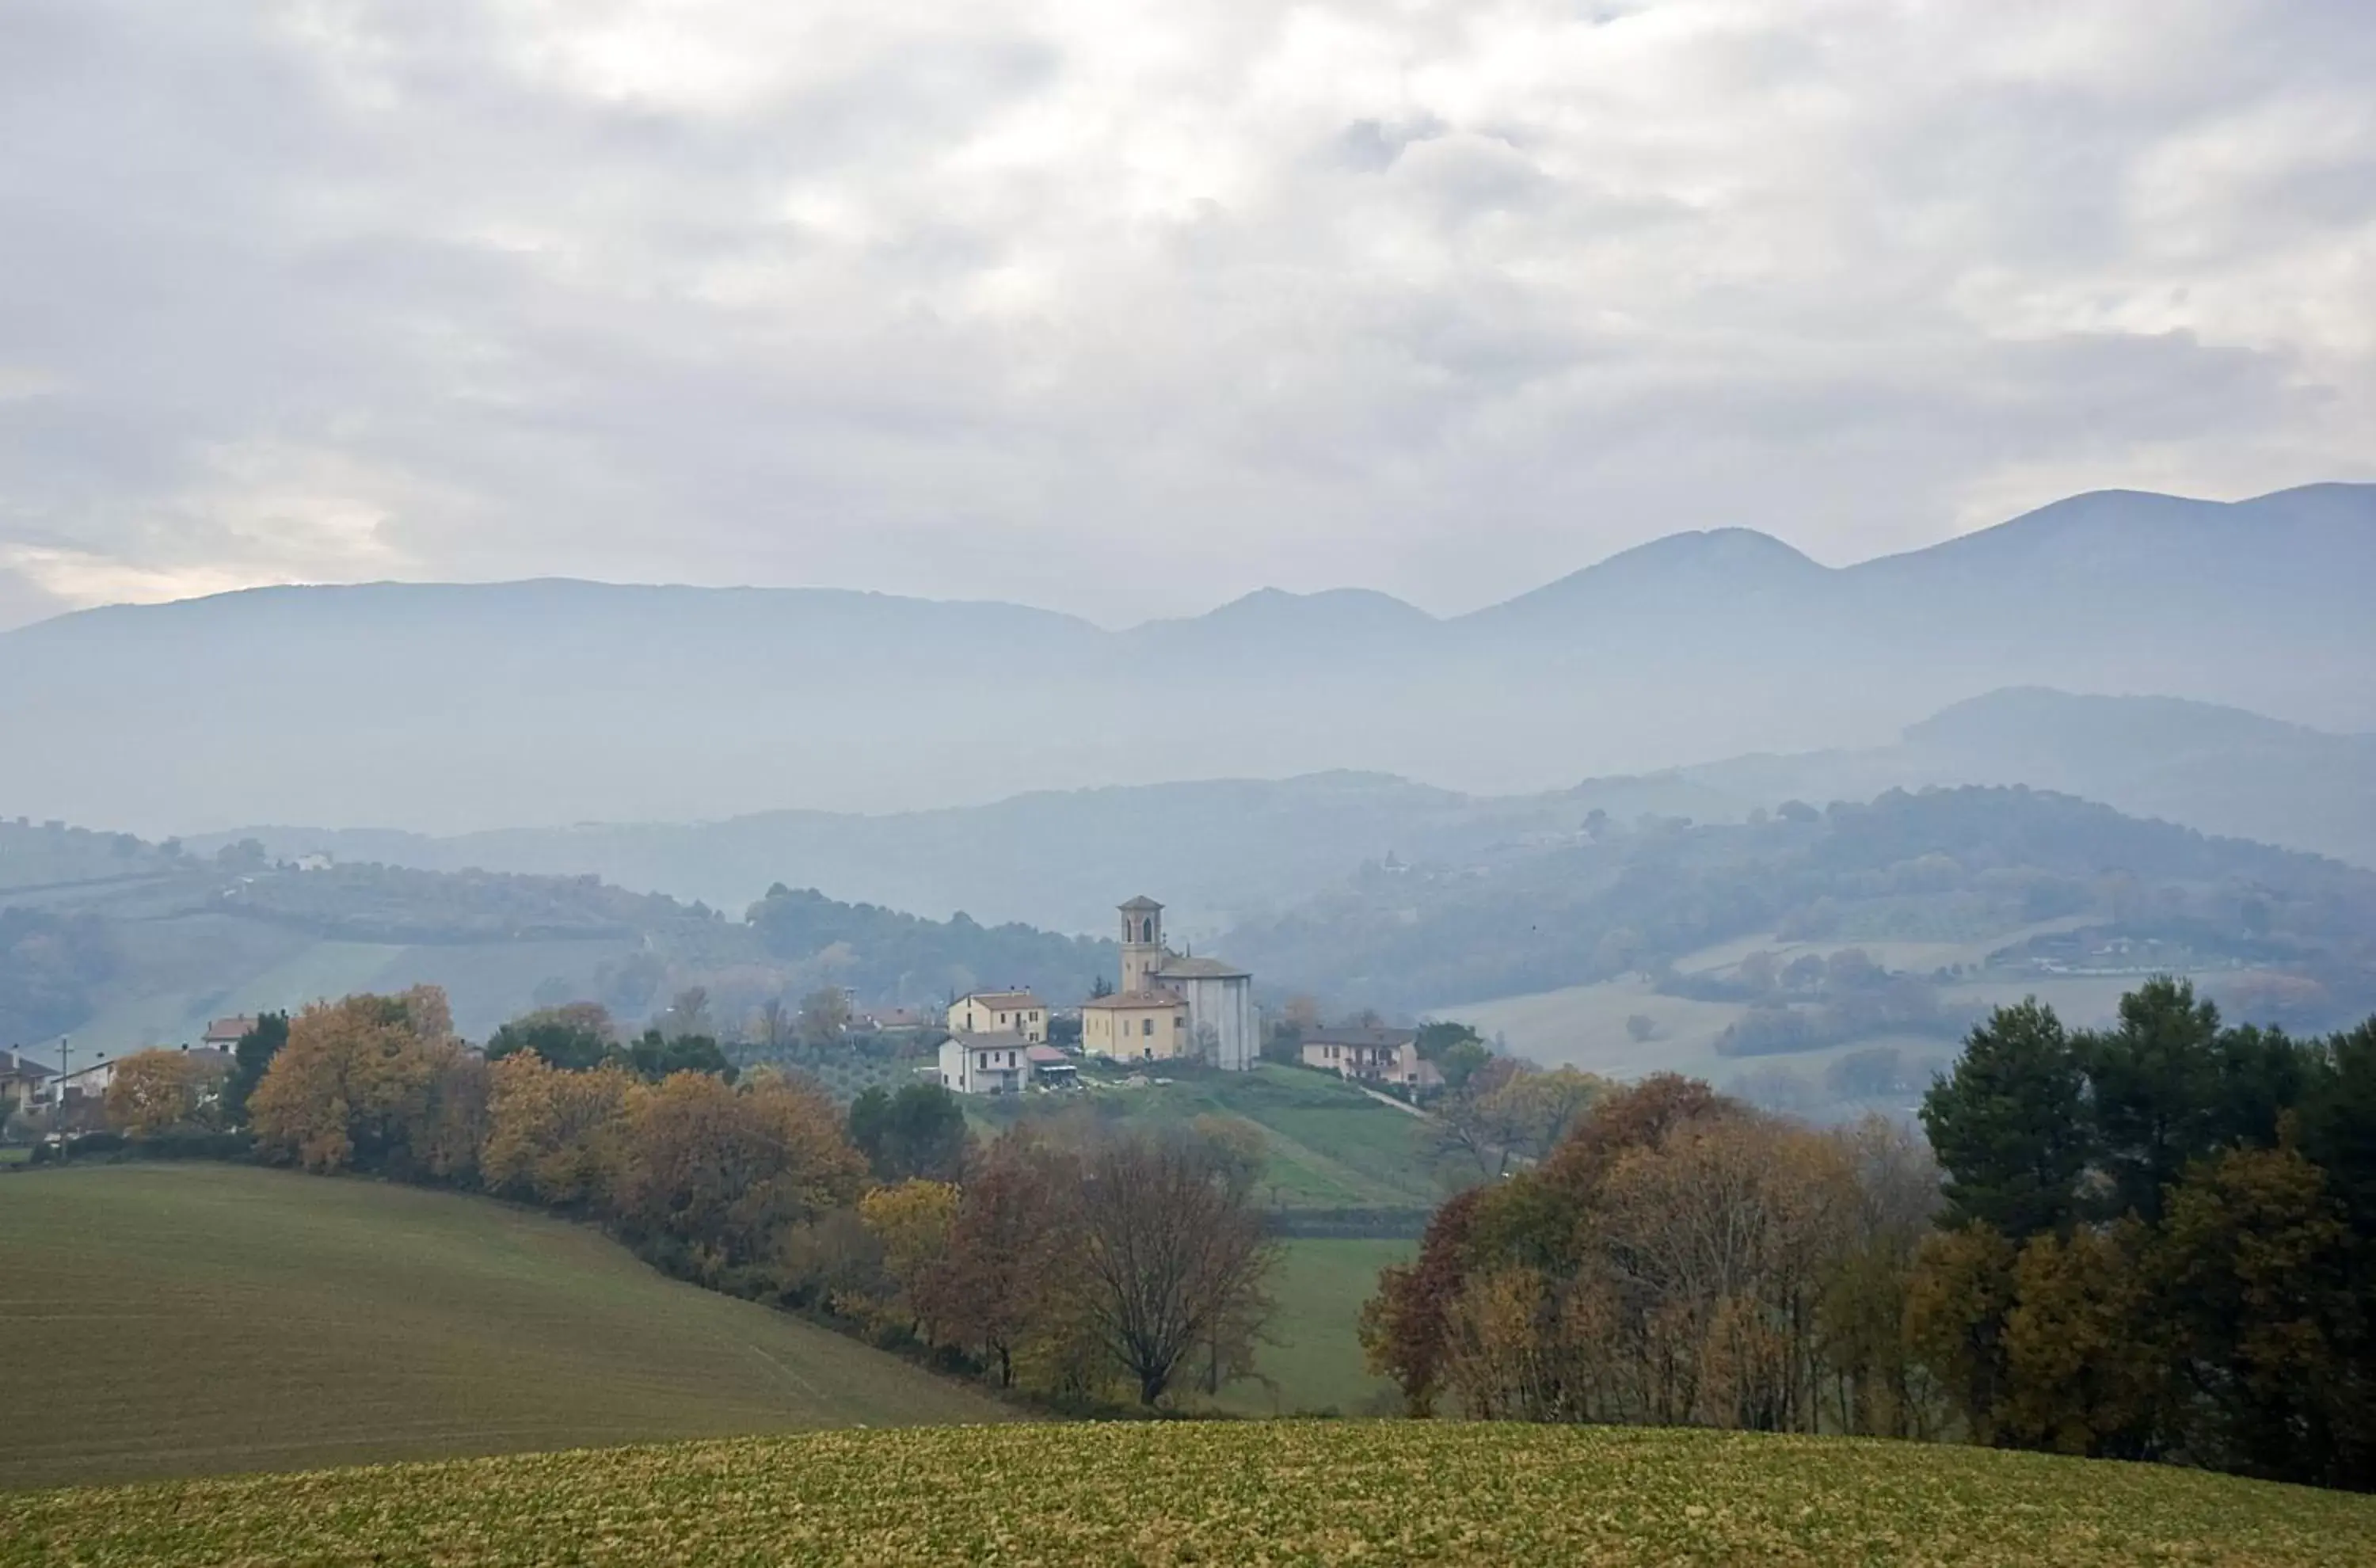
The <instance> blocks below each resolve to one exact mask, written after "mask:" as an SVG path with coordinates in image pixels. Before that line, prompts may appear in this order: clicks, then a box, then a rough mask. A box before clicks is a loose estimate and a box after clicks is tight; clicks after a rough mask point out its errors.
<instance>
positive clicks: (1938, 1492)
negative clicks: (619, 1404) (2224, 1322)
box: [0, 1422, 2376, 1568]
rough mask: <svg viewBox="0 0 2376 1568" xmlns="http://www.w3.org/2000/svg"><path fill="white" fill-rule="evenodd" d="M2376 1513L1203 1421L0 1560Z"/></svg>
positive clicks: (831, 1455) (1944, 1452) (1938, 1539)
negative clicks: (1204, 1422)
mask: <svg viewBox="0 0 2376 1568" xmlns="http://www.w3.org/2000/svg"><path fill="white" fill-rule="evenodd" d="M2371 1545H2376V1498H2369V1497H2355V1496H2348V1495H2344V1494H2341V1493H2322V1492H2313V1491H2301V1490H2299V1489H2294V1488H2288V1487H2279V1486H2272V1485H2268V1484H2265V1483H2262V1482H2256V1481H2246V1480H2239V1479H2233V1478H2230V1477H2225V1476H2216V1475H2209V1474H2205V1473H2202V1472H2197V1471H2188V1470H2180V1469H2176V1468H2166V1467H2148V1466H2132V1465H2112V1464H2102V1463H2091V1462H2088V1461H2084V1460H2074V1459H2058V1458H2050V1457H2047V1456H2043V1455H2028V1454H2012V1453H2002V1452H1996V1451H1991V1450H1984V1449H1971V1448H1936V1447H1918V1446H1914V1445H1911V1444H1893V1443H1861V1442H1850V1441H1846V1440H1840V1439H1824V1438H1775V1437H1759V1436H1750V1435H1743V1434H1728V1433H1717V1432H1687V1431H1626V1430H1620V1429H1610V1428H1574V1427H1569V1428H1554V1427H1535V1428H1522V1427H1496V1426H1472V1425H1463V1424H1456V1423H1418V1422H1412V1423H1395V1424H1387V1425H1380V1424H1374V1423H1369V1422H1343V1423H1335V1422H1319V1423H1243V1422H1218V1423H1210V1424H1190V1425H1182V1424H1177V1423H1162V1424H1144V1425H1143V1424H1130V1425H1070V1426H1009V1427H999V1428H957V1429H944V1430H934V1431H867V1432H834V1433H820V1434H815V1435H811V1436H805V1437H792V1438H772V1439H749V1440H741V1441H735V1442H727V1443H688V1444H683V1445H680V1446H676V1447H664V1448H639V1449H624V1450H611V1451H605V1452H596V1453H577V1454H558V1455H536V1456H516V1457H510V1458H502V1459H485V1460H476V1461H466V1462H457V1463H447V1464H439V1465H416V1466H399V1467H386V1468H380V1469H366V1470H350V1471H343V1472H337V1473H332V1474H327V1475H314V1476H282V1477H259V1478H255V1479H238V1480H228V1481H220V1480H219V1481H200V1482H193V1483H184V1484H180V1485H172V1486H159V1487H145V1488H139V1489H135V1490H129V1491H65V1492H48V1493H41V1494H34V1495H25V1496H16V1497H9V1498H6V1499H0V1563H17V1562H25V1563H30V1562H47V1563H58V1564H92V1565H97V1564H101V1563H105V1564H109V1565H112V1568H142V1565H148V1564H180V1563H189V1562H267V1561H268V1562H382V1563H433V1562H434V1563H439V1564H501V1563H528V1562H602V1563H610V1564H638V1563H659V1562H667V1563H671V1564H701V1563H725V1562H735V1563H747V1562H803V1563H854V1564H864V1565H866V1568H884V1565H887V1564H893V1563H897V1564H901V1565H906V1564H935V1563H973V1562H1006V1563H1018V1564H1019V1563H1051V1564H1053V1563H1067V1564H1069V1563H1120V1562H1132V1563H1153V1564H1174V1563H1188V1562H1222V1563H1239V1562H1246V1563H1264V1562H1267V1563H1282V1562H1306V1563H1334V1562H1357V1561H1358V1562H1435V1563H1464V1564H1465V1563H1475V1564H1489V1563H1490V1564H1501V1563H1536V1562H1562V1563H1570V1562H1580V1563H1599V1564H1615V1563H1702V1564H1719V1563H1723V1564H1729V1563H1743V1562H1753V1563H1802V1564H1810V1565H1812V1564H1824V1565H1829V1564H1835V1563H1870V1564H1883V1563H1892V1564H1894V1563H1921V1564H1926V1565H1931V1568H1944V1565H1947V1564H1971V1565H1975V1568H1978V1565H1982V1564H1986V1565H1990V1568H1993V1565H1995V1564H2001V1563H2005V1562H2024V1563H2053V1564H2056V1565H2057V1568H2107V1565H2112V1564H2130V1563H2136V1564H2145V1563H2153V1564H2177V1563H2187V1564H2219V1563H2232V1564H2239V1565H2242V1564H2251V1565H2252V1568H2297V1565H2299V1568H2336V1565H2339V1564H2345V1563H2358V1562H2368V1561H2370V1548H2371Z"/></svg>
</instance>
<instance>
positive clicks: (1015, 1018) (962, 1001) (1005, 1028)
mask: <svg viewBox="0 0 2376 1568" xmlns="http://www.w3.org/2000/svg"><path fill="white" fill-rule="evenodd" d="M949 1029H950V1032H951V1033H953V1034H999V1035H1004V1034H1016V1035H1021V1036H1022V1037H1023V1039H1024V1041H1025V1043H1027V1044H1030V1045H1038V1044H1039V1043H1040V1041H1042V1040H1044V1039H1047V1038H1048V1004H1046V1003H1044V1002H1042V1001H1040V999H1039V998H1038V997H1036V996H1034V995H1032V994H1031V993H1030V992H1028V991H977V992H974V993H973V994H972V995H970V996H960V997H958V998H957V999H956V1001H955V1002H953V1003H951V1004H949Z"/></svg>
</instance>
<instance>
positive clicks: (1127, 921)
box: [1081, 897, 1262, 1073]
mask: <svg viewBox="0 0 2376 1568" xmlns="http://www.w3.org/2000/svg"><path fill="white" fill-rule="evenodd" d="M1121 914H1122V989H1120V990H1119V991H1117V992H1114V993H1113V994H1112V995H1111V996H1097V997H1091V998H1090V999H1089V1000H1088V1001H1087V1002H1085V1003H1083V1004H1081V1049H1082V1050H1083V1051H1089V1052H1091V1053H1092V1054H1095V1055H1099V1056H1111V1057H1113V1058H1116V1059H1117V1060H1121V1061H1126V1062H1162V1061H1168V1060H1170V1059H1171V1058H1173V1057H1180V1056H1195V1057H1199V1058H1201V1059H1203V1060H1205V1061H1207V1062H1210V1063H1212V1064H1213V1065H1215V1066H1216V1067H1220V1068H1224V1069H1226V1070H1228V1071H1230V1072H1238V1073H1241V1072H1245V1071H1247V1070H1248V1069H1250V1068H1252V1067H1253V1065H1254V1063H1256V1062H1257V1061H1258V1060H1260V1057H1261V1052H1262V1019H1261V1016H1260V1015H1259V1014H1258V1013H1256V1011H1255V1010H1254V1001H1253V976H1252V975H1251V974H1249V973H1248V972H1247V971H1245V970H1244V969H1241V968H1238V967H1237V966H1236V965H1234V964H1230V963H1225V962H1223V961H1222V960H1220V959H1218V958H1199V957H1196V956H1193V955H1183V954H1179V953H1174V952H1172V951H1171V949H1170V947H1168V946H1166V945H1165V944H1164V941H1163V906H1162V905H1160V904H1158V903H1157V902H1156V901H1155V900H1154V899H1152V898H1146V897H1138V898H1133V899H1132V900H1131V901H1130V902H1129V903H1127V904H1124V905H1123V906H1122V909H1121Z"/></svg>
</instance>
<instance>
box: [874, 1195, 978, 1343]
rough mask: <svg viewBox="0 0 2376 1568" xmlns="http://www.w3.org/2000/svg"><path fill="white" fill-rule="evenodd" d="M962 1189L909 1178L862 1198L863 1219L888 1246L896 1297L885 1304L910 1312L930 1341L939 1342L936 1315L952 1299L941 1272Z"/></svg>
mask: <svg viewBox="0 0 2376 1568" xmlns="http://www.w3.org/2000/svg"><path fill="white" fill-rule="evenodd" d="M956 1217H957V1189H956V1186H955V1185H954V1184H953V1183H950V1182H927V1181H921V1180H909V1181H906V1182H898V1183H897V1184H895V1185H893V1186H888V1187H877V1188H875V1189H874V1190H873V1192H871V1193H868V1194H866V1195H865V1196H864V1197H861V1198H860V1199H859V1200H858V1218H859V1219H860V1220H861V1221H862V1222H863V1223H864V1224H865V1226H866V1229H868V1230H870V1231H872V1232H873V1235H874V1238H875V1240H876V1241H880V1242H881V1243H882V1245H883V1271H884V1273H885V1275H887V1276H888V1277H890V1281H891V1286H892V1292H893V1294H892V1298H891V1300H890V1301H887V1302H885V1307H886V1308H887V1309H888V1310H889V1311H891V1312H893V1313H898V1314H901V1315H903V1316H905V1317H906V1318H907V1320H908V1325H909V1330H910V1331H911V1332H912V1333H914V1334H915V1335H916V1336H918V1337H919V1338H921V1339H922V1340H923V1341H924V1342H925V1343H927V1344H932V1343H934V1342H936V1340H937V1338H938V1336H937V1334H936V1333H935V1332H934V1331H935V1329H936V1327H937V1326H938V1325H937V1324H936V1323H935V1321H934V1320H935V1319H936V1318H937V1317H938V1316H939V1313H940V1309H941V1308H942V1307H943V1306H944V1303H945V1302H946V1301H947V1293H946V1292H945V1291H943V1290H939V1289H935V1288H934V1287H935V1282H936V1276H937V1274H938V1272H939V1270H940V1269H941V1268H942V1266H943V1265H944V1262H945V1260H946V1258H947V1255H948V1251H949V1241H950V1237H951V1235H952V1233H953V1231H954V1230H955V1229H956Z"/></svg>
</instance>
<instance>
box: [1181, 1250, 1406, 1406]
mask: <svg viewBox="0 0 2376 1568" xmlns="http://www.w3.org/2000/svg"><path fill="white" fill-rule="evenodd" d="M1418 1252H1419V1243H1417V1242H1416V1241H1340V1240H1336V1239H1327V1240H1313V1239H1299V1240H1296V1241H1289V1242H1287V1243H1286V1246H1285V1253H1286V1255H1285V1257H1284V1258H1282V1259H1281V1261H1280V1264H1279V1269H1278V1272H1277V1274H1276V1275H1274V1276H1273V1277H1272V1278H1271V1282H1270V1294H1271V1300H1272V1301H1273V1302H1274V1303H1275V1304H1276V1306H1275V1311H1274V1312H1273V1313H1272V1316H1271V1322H1270V1336H1269V1338H1268V1340H1267V1341H1265V1344H1264V1345H1263V1346H1262V1348H1261V1350H1260V1352H1259V1353H1258V1354H1257V1355H1256V1356H1255V1358H1254V1364H1255V1367H1256V1370H1258V1371H1259V1372H1261V1373H1262V1378H1261V1379H1259V1380H1255V1379H1249V1380H1245V1381H1241V1382H1238V1383H1233V1384H1230V1385H1229V1386H1228V1387H1226V1388H1224V1389H1222V1390H1221V1398H1220V1404H1221V1408H1223V1409H1225V1410H1231V1411H1235V1412H1237V1413H1239V1414H1241V1415H1249V1416H1291V1415H1299V1414H1301V1415H1316V1414H1318V1413H1320V1412H1322V1411H1335V1412H1337V1414H1340V1415H1347V1416H1357V1415H1365V1414H1374V1413H1382V1412H1383V1411H1384V1409H1385V1408H1386V1407H1387V1405H1388V1403H1389V1402H1390V1401H1392V1399H1393V1398H1394V1395H1395V1386H1394V1384H1391V1383H1389V1382H1387V1381H1386V1380H1385V1379H1384V1378H1382V1377H1374V1376H1372V1375H1371V1373H1370V1372H1369V1371H1368V1370H1367V1369H1366V1368H1364V1367H1363V1366H1362V1364H1361V1345H1360V1340H1359V1339H1358V1338H1356V1337H1355V1336H1354V1324H1355V1323H1356V1321H1358V1319H1359V1317H1360V1312H1361V1303H1362V1302H1363V1301H1368V1300H1369V1299H1370V1297H1371V1296H1372V1294H1374V1293H1375V1292H1376V1290H1377V1288H1378V1270H1380V1269H1382V1268H1384V1267H1385V1266H1386V1265H1388V1264H1390V1263H1403V1262H1406V1261H1408V1259H1410V1258H1411V1257H1413V1256H1415V1255H1417V1253H1418Z"/></svg>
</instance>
